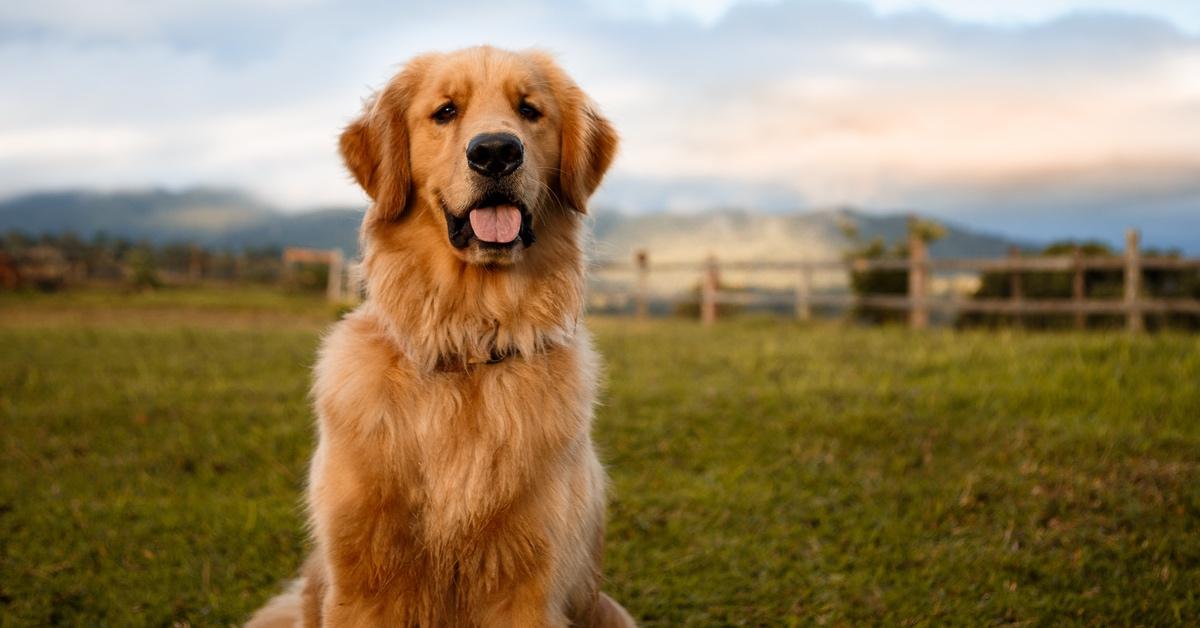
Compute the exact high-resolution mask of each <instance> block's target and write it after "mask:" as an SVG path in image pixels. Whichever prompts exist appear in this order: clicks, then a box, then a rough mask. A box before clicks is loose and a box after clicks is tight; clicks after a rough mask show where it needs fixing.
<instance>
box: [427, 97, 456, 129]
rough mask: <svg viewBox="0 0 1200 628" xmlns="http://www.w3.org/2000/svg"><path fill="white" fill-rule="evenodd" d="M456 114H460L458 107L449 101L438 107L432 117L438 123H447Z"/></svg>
mask: <svg viewBox="0 0 1200 628" xmlns="http://www.w3.org/2000/svg"><path fill="white" fill-rule="evenodd" d="M456 116H458V107H455V106H454V103H452V102H448V103H446V104H444V105H442V106H441V107H438V109H437V111H435V112H433V116H432V117H433V121H434V122H437V123H438V124H446V123H447V122H449V121H451V120H453V119H454V118H455V117H456Z"/></svg>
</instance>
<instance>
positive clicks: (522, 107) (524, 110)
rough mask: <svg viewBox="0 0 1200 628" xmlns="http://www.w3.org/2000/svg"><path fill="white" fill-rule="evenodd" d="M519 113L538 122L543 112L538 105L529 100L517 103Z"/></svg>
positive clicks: (531, 120)
mask: <svg viewBox="0 0 1200 628" xmlns="http://www.w3.org/2000/svg"><path fill="white" fill-rule="evenodd" d="M517 113H519V114H521V117H522V118H525V119H526V120H529V121H530V122H537V120H538V118H540V117H542V112H540V111H538V110H537V107H534V106H533V105H531V104H529V103H527V102H523V103H521V104H519V105H517Z"/></svg>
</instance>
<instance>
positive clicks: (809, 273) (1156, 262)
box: [592, 229, 1200, 332]
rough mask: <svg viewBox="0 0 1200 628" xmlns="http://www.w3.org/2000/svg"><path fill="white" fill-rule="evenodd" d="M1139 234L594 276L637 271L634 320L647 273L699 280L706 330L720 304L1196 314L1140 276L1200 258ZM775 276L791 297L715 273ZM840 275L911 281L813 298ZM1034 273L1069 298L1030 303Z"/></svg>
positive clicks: (808, 313) (807, 313)
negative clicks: (991, 281) (822, 283)
mask: <svg viewBox="0 0 1200 628" xmlns="http://www.w3.org/2000/svg"><path fill="white" fill-rule="evenodd" d="M1138 240H1139V238H1138V233H1137V231H1135V230H1132V229H1131V230H1129V231H1128V232H1126V237H1125V250H1124V251H1123V253H1122V254H1121V255H1120V256H1085V255H1083V254H1082V253H1081V252H1080V251H1079V249H1078V248H1076V249H1075V251H1074V252H1073V253H1072V254H1069V255H1059V256H1048V257H1021V256H1020V253H1019V251H1017V250H1015V249H1013V250H1011V251H1010V253H1009V256H1008V257H1003V258H991V259H966V258H964V259H930V258H929V253H928V246H927V244H926V242H925V241H924V240H922V239H920V238H918V237H915V236H914V237H910V238H909V242H908V250H909V255H908V257H907V258H900V259H877V258H876V259H867V258H849V259H842V260H794V261H788V260H785V261H753V260H751V261H718V260H717V258H716V257H709V258H708V259H706V260H704V261H702V262H678V261H671V262H651V260H650V256H649V254H648V253H647V252H646V251H639V252H638V253H637V254H636V255H635V257H634V259H633V261H630V262H625V261H619V260H605V261H599V262H595V263H593V264H592V270H594V271H599V272H610V271H613V272H633V273H636V277H637V279H636V282H635V290H634V295H633V297H634V311H635V312H636V315H637V316H638V317H645V316H647V315H648V312H649V306H648V301H649V275H650V273H651V272H655V273H699V274H700V302H699V310H700V318H701V320H702V321H704V322H705V323H706V324H711V323H713V322H715V321H716V319H717V313H718V306H719V305H770V306H784V307H794V309H795V312H796V316H797V317H798V318H800V319H802V320H808V319H809V318H811V317H812V310H813V308H814V307H841V308H854V307H870V308H876V309H884V310H895V311H905V312H907V313H908V315H909V318H908V321H909V325H910V326H911V327H913V328H915V329H922V328H925V327H927V326H928V325H929V314H930V312H934V311H936V312H972V313H984V314H1003V315H1011V316H1015V317H1018V319H1019V317H1020V316H1023V315H1037V314H1043V315H1045V314H1074V315H1075V325H1076V326H1077V327H1083V326H1084V325H1085V323H1086V317H1087V316H1088V315H1103V314H1107V315H1120V316H1124V317H1125V319H1126V327H1127V328H1128V329H1129V330H1131V331H1135V332H1136V331H1141V330H1142V329H1144V328H1145V315H1146V314H1174V313H1178V314H1194V315H1200V300H1198V299H1176V298H1155V297H1148V296H1145V295H1143V294H1142V283H1143V281H1142V280H1143V273H1144V272H1146V271H1156V270H1158V271H1184V270H1200V258H1180V257H1159V256H1154V257H1144V256H1143V255H1142V254H1141V252H1140V249H1139V247H1138ZM1097 270H1099V271H1112V272H1122V273H1123V278H1122V282H1123V293H1122V295H1120V296H1118V297H1116V298H1110V299H1097V298H1088V297H1087V295H1086V294H1085V293H1086V282H1085V275H1086V273H1087V271H1097ZM722 271H726V272H757V271H774V272H789V273H796V276H797V281H796V287H795V289H794V293H793V295H791V296H790V297H789V296H788V295H786V294H751V293H745V292H733V291H728V290H722V289H721V288H720V280H719V277H720V273H721V272H722ZM829 271H840V272H846V273H865V272H871V271H902V272H906V273H907V275H908V277H907V279H908V294H907V295H879V294H861V295H860V294H817V293H814V292H813V275H814V273H817V272H829ZM935 272H976V273H999V274H1007V275H1009V282H1010V284H1009V292H1010V293H1011V296H1010V298H1007V299H997V298H967V297H941V296H936V297H935V296H931V295H930V290H929V286H930V276H931V274H932V273H935ZM1032 273H1072V290H1071V292H1072V296H1071V298H1069V299H1061V298H1059V299H1030V298H1026V297H1025V296H1024V275H1026V274H1032Z"/></svg>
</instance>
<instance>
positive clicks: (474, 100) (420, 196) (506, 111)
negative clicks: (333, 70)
mask: <svg viewBox="0 0 1200 628" xmlns="http://www.w3.org/2000/svg"><path fill="white" fill-rule="evenodd" d="M340 144H341V153H342V157H343V158H344V159H345V161H346V165H347V167H348V168H349V169H350V172H351V173H352V174H353V175H354V178H355V179H356V180H357V181H358V183H359V184H360V185H361V186H362V187H363V189H364V190H366V192H367V194H368V195H369V196H370V197H371V200H372V206H371V209H370V210H368V213H367V216H366V218H365V220H364V234H369V233H370V231H371V230H372V229H376V228H378V227H380V226H386V225H388V224H394V223H397V222H400V221H407V220H418V221H420V222H422V223H423V224H425V225H434V224H436V225H438V226H440V227H441V229H440V238H441V245H443V246H445V247H448V249H449V250H450V251H452V252H453V254H454V255H456V256H457V257H458V258H459V259H460V260H462V261H464V262H466V263H469V264H474V265H487V266H505V265H511V264H514V263H517V262H518V261H519V260H520V259H521V258H522V257H523V255H524V254H525V252H526V250H528V249H529V248H530V247H531V246H533V245H534V242H535V240H536V239H537V238H538V237H539V236H540V235H543V234H540V233H539V229H541V228H542V227H543V226H547V225H550V224H553V223H555V222H561V221H555V220H553V218H554V214H555V213H556V212H580V213H582V212H584V211H586V208H587V200H588V197H589V196H590V195H591V194H592V192H593V191H594V190H595V189H596V186H597V185H599V183H600V179H601V177H603V175H604V172H605V170H606V169H607V168H608V166H609V163H610V162H611V161H612V158H613V155H614V153H615V151H616V144H617V138H616V133H615V132H614V131H613V129H612V126H611V125H610V124H609V123H608V121H607V120H605V119H604V118H603V117H601V116H600V115H599V114H598V113H597V112H596V110H595V108H594V107H593V106H592V104H591V102H590V101H589V100H588V98H587V96H586V95H584V93H583V92H582V91H581V90H580V89H579V87H577V86H576V85H575V83H574V82H572V81H571V79H570V78H568V77H567V76H566V74H565V73H564V72H563V71H562V70H561V69H559V68H558V66H557V65H555V63H554V62H553V61H552V60H551V59H550V58H549V57H548V56H546V55H544V54H541V53H512V52H506V51H502V50H497V49H495V48H490V47H480V48H471V49H467V50H461V51H458V52H453V53H449V54H431V55H424V56H421V57H417V58H416V59H414V60H412V61H411V62H409V63H408V64H407V65H406V66H405V68H404V69H403V70H402V71H401V72H400V73H399V74H397V75H396V76H395V77H394V78H393V79H392V80H391V81H390V82H389V83H388V85H387V86H386V87H385V88H384V89H383V90H382V91H381V92H379V93H378V94H376V95H375V97H374V98H372V99H371V100H370V101H368V102H367V104H366V106H365V111H364V113H363V114H362V116H361V117H360V118H358V119H357V120H355V121H354V122H352V123H351V124H350V125H349V126H348V127H347V128H346V130H345V132H344V133H343V134H342V137H341V143H340ZM428 235H429V234H428V233H427V234H426V236H428Z"/></svg>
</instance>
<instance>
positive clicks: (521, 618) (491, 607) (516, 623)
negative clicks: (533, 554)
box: [479, 574, 570, 628]
mask: <svg viewBox="0 0 1200 628" xmlns="http://www.w3.org/2000/svg"><path fill="white" fill-rule="evenodd" d="M546 580H547V578H546V575H545V574H532V575H530V576H529V577H528V578H527V579H525V580H524V581H523V582H520V583H518V584H516V585H515V586H512V587H510V588H508V589H507V590H504V591H498V592H496V593H495V594H494V596H493V597H492V599H491V600H490V602H491V603H490V604H488V605H486V607H485V608H484V611H483V615H482V617H480V622H479V624H480V625H481V626H500V627H505V628H520V627H523V626H529V627H531V628H566V626H569V625H570V622H568V621H567V617H566V615H565V614H564V613H563V611H562V609H557V608H552V604H551V602H550V599H549V595H548V594H547V592H546Z"/></svg>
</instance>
